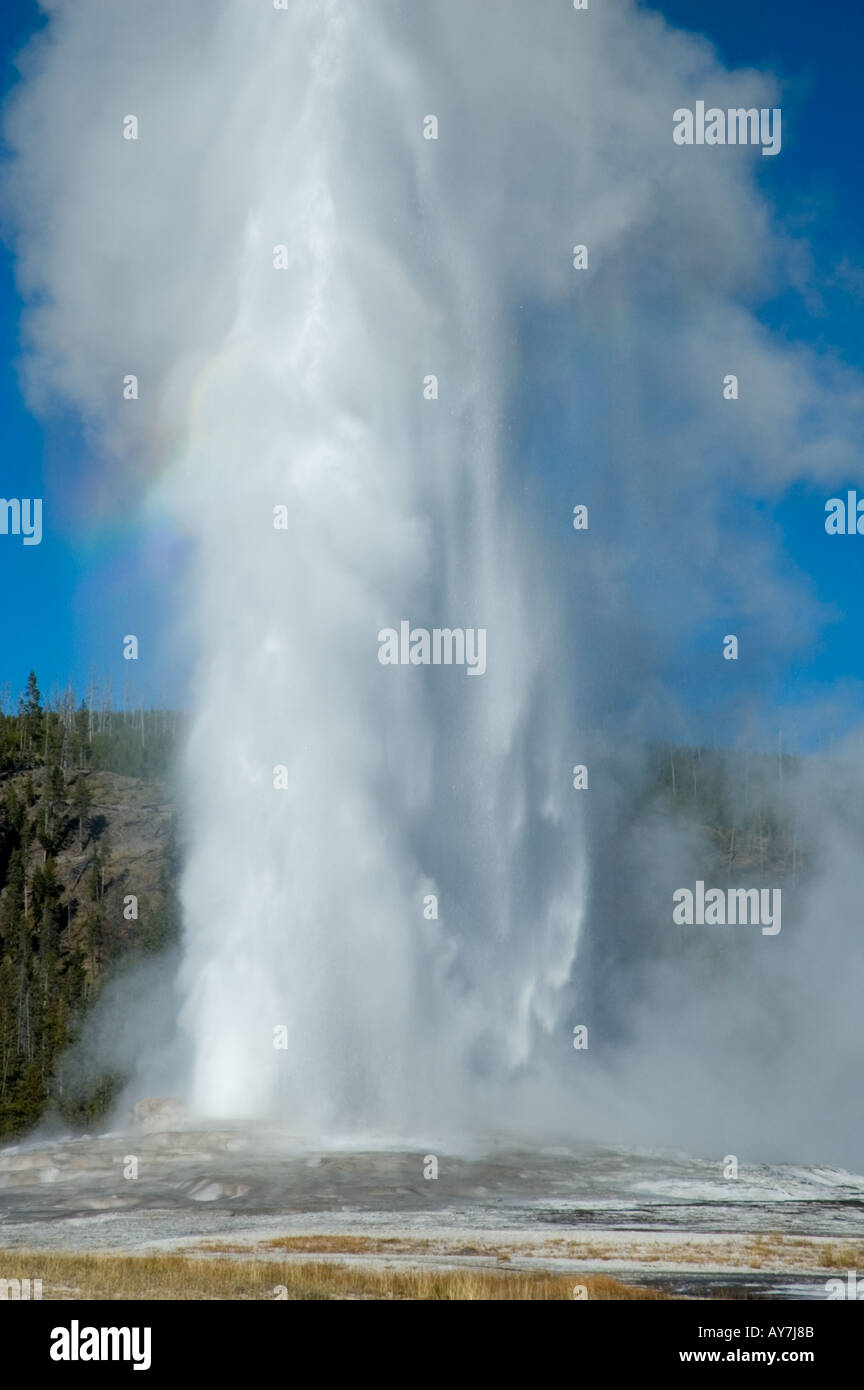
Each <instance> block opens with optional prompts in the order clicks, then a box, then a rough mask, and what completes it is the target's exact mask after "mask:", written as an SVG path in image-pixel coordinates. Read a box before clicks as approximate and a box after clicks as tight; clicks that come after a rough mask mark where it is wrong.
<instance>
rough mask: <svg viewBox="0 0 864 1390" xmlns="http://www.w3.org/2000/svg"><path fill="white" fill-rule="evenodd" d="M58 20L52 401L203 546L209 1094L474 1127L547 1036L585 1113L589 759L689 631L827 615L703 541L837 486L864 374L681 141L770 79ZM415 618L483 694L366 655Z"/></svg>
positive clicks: (645, 717)
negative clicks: (742, 498)
mask: <svg viewBox="0 0 864 1390" xmlns="http://www.w3.org/2000/svg"><path fill="white" fill-rule="evenodd" d="M48 8H50V9H51V10H52V12H53V13H52V19H51V23H50V25H49V27H48V30H47V34H46V35H45V36H43V37H41V38H39V39H38V40H37V41H35V43H34V44H33V45H32V47H31V49H30V50H29V52H28V54H27V55H26V57H25V61H24V65H23V70H24V82H23V85H22V86H21V88H20V89H19V92H18V94H17V96H16V98H15V100H14V102H13V103H12V106H11V109H10V111H9V113H8V116H7V138H8V139H9V141H10V143H11V144H12V146H13V149H14V153H15V157H14V160H13V163H12V167H11V169H10V170H9V172H8V176H7V206H8V212H9V216H10V218H11V219H12V222H13V225H14V227H15V229H16V237H17V249H18V257H19V265H20V277H21V286H22V289H23V291H24V292H25V294H27V296H28V297H29V298H30V300H31V305H32V307H31V308H30V310H29V313H28V315H27V319H26V361H25V368H26V378H27V381H28V383H29V389H30V392H31V399H32V400H33V403H34V405H35V406H36V407H37V408H39V409H42V410H44V411H48V410H50V409H51V407H52V404H53V403H54V402H55V401H56V400H57V399H58V398H60V399H61V400H62V401H63V402H65V403H68V404H72V405H73V406H74V407H75V408H76V409H77V410H78V411H79V412H80V413H81V414H82V416H83V417H84V419H85V422H86V424H87V427H88V430H89V437H90V438H91V440H92V442H93V446H94V450H95V451H96V453H97V454H98V456H99V459H100V460H101V463H102V466H103V467H104V469H105V471H106V475H110V472H111V470H123V471H130V470H131V471H134V472H135V474H136V476H137V475H138V474H139V473H140V474H141V475H142V476H145V477H149V478H158V481H155V482H153V483H152V484H151V485H150V504H151V505H152V506H153V507H154V508H161V509H163V510H164V511H165V512H167V513H168V514H169V515H170V516H171V517H172V518H173V519H174V521H175V524H178V525H180V526H182V527H183V528H184V529H185V530H186V531H187V532H188V534H189V535H190V537H191V538H192V541H193V543H194V558H193V561H192V565H191V571H190V575H189V581H188V583H189V587H188V592H185V593H183V595H182V596H179V601H180V602H181V603H182V606H183V608H184V612H185V621H186V622H187V624H188V629H189V631H190V633H191V634H192V635H193V636H194V640H195V642H196V644H197V657H196V667H195V669H196V676H195V679H194V681H193V684H192V701H191V702H192V706H193V710H194V720H193V727H192V732H191V736H190V741H189V748H188V755H187V759H186V771H185V781H184V798H185V805H186V825H187V837H188V839H189V843H190V849H189V856H188V864H187V869H186V874H185V879H184V886H183V900H184V912H185V924H186V925H185V954H184V959H183V963H182V966H181V969H180V975H179V988H180V993H181V996H182V1010H181V1027H182V1030H183V1031H184V1032H185V1034H186V1035H187V1036H188V1039H189V1043H190V1049H189V1055H190V1056H191V1063H190V1067H189V1070H188V1074H187V1075H186V1077H185V1084H186V1089H187V1094H188V1096H189V1098H190V1101H191V1103H192V1105H193V1106H194V1108H195V1109H196V1110H197V1111H199V1112H200V1113H202V1114H205V1115H211V1116H214V1115H222V1116H235V1115H249V1116H266V1117H270V1116H279V1117H280V1118H282V1119H283V1120H285V1121H286V1122H287V1123H289V1124H291V1125H292V1126H293V1127H294V1128H296V1129H303V1130H307V1131H308V1132H310V1133H316V1134H322V1133H323V1134H327V1133H331V1134H335V1133H342V1132H344V1131H346V1130H348V1129H351V1128H352V1127H361V1128H378V1129H380V1130H384V1131H387V1132H391V1133H394V1132H403V1133H404V1132H408V1131H409V1130H411V1129H412V1128H413V1127H416V1126H421V1125H423V1124H430V1123H439V1122H440V1123H444V1122H447V1123H451V1124H454V1125H458V1126H467V1125H468V1124H469V1123H470V1122H471V1120H472V1119H473V1120H475V1121H476V1120H477V1117H478V1116H480V1115H481V1114H482V1115H483V1116H484V1118H485V1119H488V1118H489V1117H490V1116H495V1115H500V1114H502V1113H503V1109H504V1101H503V1100H502V1097H504V1096H506V1094H507V1092H506V1085H507V1078H508V1077H512V1076H514V1075H517V1076H524V1075H526V1069H528V1068H529V1067H530V1065H531V1063H532V1058H533V1059H536V1057H537V1056H538V1054H539V1053H542V1052H543V1050H544V1047H546V1048H547V1050H549V1051H550V1052H551V1053H555V1052H559V1053H560V1062H559V1064H558V1068H559V1069H560V1071H561V1073H562V1076H563V1085H564V1086H565V1087H566V1086H567V1085H568V1084H569V1081H568V1074H567V1064H568V1061H572V1052H570V1054H569V1056H568V1055H567V1054H568V1048H569V1041H568V1035H569V1032H570V1024H571V1022H573V1021H578V1020H571V1019H570V1018H569V1014H568V1010H570V1009H571V1006H572V1001H573V998H574V992H573V991H574V981H575V982H576V983H577V984H578V975H579V963H578V959H579V958H578V949H577V948H578V946H579V942H580V932H581V930H582V925H583V918H584V916H585V905H586V900H587V898H588V894H589V887H590V888H591V889H592V891H593V890H595V889H596V882H595V883H593V884H589V878H590V875H589V871H588V867H587V866H588V864H589V862H590V858H591V852H592V839H591V835H590V833H589V830H588V828H587V825H586V824H583V817H582V815H581V814H580V812H581V807H582V805H583V802H582V801H581V800H580V796H582V795H584V794H580V793H576V792H574V791H573V790H572V789H571V777H570V769H571V766H572V765H573V764H574V763H587V764H589V765H591V764H592V762H593V763H596V764H597V765H598V766H599V764H600V762H601V758H605V757H606V756H607V753H608V750H609V749H610V748H611V747H612V746H613V745H616V744H618V745H620V746H622V747H626V746H629V741H630V740H631V739H632V738H633V737H634V736H635V735H636V734H637V733H641V732H643V731H648V732H653V731H655V730H656V729H657V728H658V726H659V724H660V723H661V722H662V721H661V720H660V717H659V711H661V710H663V711H664V712H665V713H667V714H668V709H669V700H670V698H671V697H670V696H669V694H668V690H667V689H666V687H665V684H664V677H665V664H664V663H665V661H666V659H667V658H668V656H669V654H670V653H671V652H672V651H674V650H679V649H681V648H682V647H684V648H685V649H686V644H687V642H688V640H689V639H690V638H691V637H692V636H693V634H694V633H695V632H696V631H697V630H698V629H699V628H700V627H701V626H702V625H703V624H704V623H705V621H706V619H708V618H713V617H716V618H717V621H718V623H723V622H725V621H726V617H725V615H727V614H728V613H729V611H730V610H731V611H734V612H736V613H738V614H739V615H743V616H742V621H745V622H746V624H747V630H748V634H749V640H750V642H751V644H752V646H751V649H752V650H757V649H758V650H759V651H760V652H761V654H762V660H763V661H770V659H771V656H772V654H777V653H782V654H784V655H788V653H789V652H790V650H791V651H794V650H795V649H796V648H797V647H799V646H800V647H802V648H803V647H805V646H806V644H807V643H808V641H810V640H811V639H812V636H813V634H814V632H816V631H817V630H818V627H819V624H820V622H821V621H822V620H823V618H824V615H823V614H822V613H821V612H820V610H819V608H818V606H817V605H816V603H815V602H814V600H813V599H812V597H811V596H810V595H809V594H808V591H807V589H806V586H805V585H804V583H803V582H802V581H800V580H798V579H796V578H795V577H794V576H793V577H788V576H786V577H784V576H782V575H781V571H780V568H779V565H778V563H777V557H776V555H775V554H774V552H773V549H772V542H771V538H770V536H766V535H765V534H764V533H759V532H756V531H753V530H747V531H742V532H741V533H740V534H738V535H736V536H735V542H734V544H732V545H730V544H728V543H727V541H726V540H725V539H724V537H725V536H727V535H728V532H726V531H724V509H725V508H726V506H727V504H728V499H729V496H730V495H731V494H732V493H733V492H736V491H737V492H738V493H742V494H745V495H751V496H769V497H773V496H778V495H780V494H781V493H782V492H783V490H784V488H785V487H786V486H787V485H788V483H789V482H790V481H791V480H793V479H798V478H818V479H824V480H825V482H826V485H827V486H829V487H831V486H832V485H833V481H834V479H835V478H836V477H837V476H838V474H842V473H843V472H844V470H846V471H848V470H849V469H850V467H851V465H852V460H853V459H854V457H855V447H856V432H857V431H859V430H860V424H861V416H862V405H864V397H862V390H861V383H860V381H859V380H858V379H857V378H856V377H855V376H854V375H853V374H852V373H850V372H848V371H846V370H845V369H843V368H841V367H840V366H838V365H837V364H834V363H832V362H831V361H830V360H827V359H825V358H819V359H818V360H817V359H816V358H815V357H811V355H809V354H808V353H807V352H806V351H805V350H803V349H797V348H794V347H791V346H789V345H788V344H786V343H778V342H776V341H774V340H772V338H771V336H770V335H769V334H768V332H767V331H766V330H765V329H764V328H763V327H762V326H761V325H760V323H759V322H758V320H757V318H756V316H755V313H754V312H753V307H752V306H753V305H754V304H755V303H756V302H758V300H759V299H760V297H762V296H764V295H766V294H768V293H770V292H771V291H772V289H773V288H774V287H775V286H777V285H780V284H786V283H788V282H790V281H792V282H793V283H797V284H798V285H799V286H802V285H803V286H804V287H805V288H806V284H805V281H806V277H807V266H806V254H805V249H804V248H802V247H801V246H800V245H796V244H793V243H791V242H789V241H788V240H787V239H786V238H785V237H784V235H783V234H782V233H781V232H780V231H779V230H778V229H777V227H776V226H775V225H774V224H773V223H772V221H771V218H770V215H769V212H768V209H767V203H766V201H765V200H764V198H763V196H762V194H761V193H760V191H759V187H758V182H757V179H758V178H766V177H768V176H769V174H770V169H769V170H767V171H766V168H765V166H766V165H769V166H773V165H774V163H775V162H776V161H773V160H772V161H766V160H762V159H761V158H760V157H759V151H758V149H757V150H748V149H740V148H722V149H709V148H694V149H682V148H680V147H677V146H676V145H675V144H674V143H673V140H672V113H673V111H674V110H675V109H677V108H679V107H682V106H686V105H692V104H693V102H694V101H695V100H697V99H704V100H706V101H708V102H709V103H711V104H714V103H716V104H717V105H718V106H720V107H723V108H736V107H739V106H744V107H760V108H761V107H771V108H773V107H775V106H777V105H779V104H780V102H779V99H778V92H777V90H776V87H775V85H774V83H773V82H772V81H771V80H769V79H767V78H766V77H765V76H764V75H762V74H758V73H754V72H743V73H742V72H738V73H730V72H728V71H726V70H724V68H723V67H722V65H721V64H720V63H719V61H718V60H717V58H716V55H715V54H714V53H713V51H712V50H711V49H710V47H709V46H708V45H707V44H705V43H704V42H703V41H701V40H697V39H694V38H692V37H689V36H685V35H681V34H678V33H675V32H673V31H672V30H670V29H669V28H668V27H667V26H666V25H665V24H664V23H663V22H662V20H661V19H659V18H658V17H657V16H656V15H653V14H650V13H647V12H644V11H642V10H641V9H637V8H636V7H635V6H634V5H633V4H631V3H629V0H618V3H612V0H607V3H606V4H605V5H603V6H597V7H594V8H592V9H591V10H590V11H587V12H584V13H582V12H574V11H573V10H572V8H569V7H568V6H567V5H566V4H564V3H533V4H530V5H529V4H526V3H524V0H496V3H495V4H494V5H491V4H487V3H481V0H434V3H431V4H428V5H419V4H413V3H411V4H408V3H406V2H405V0H402V2H401V3H397V2H396V0H364V3H363V4H362V5H360V4H357V3H356V2H355V0H302V3H300V0H298V3H295V4H293V5H292V6H291V7H290V8H289V9H288V10H287V11H278V10H274V9H273V8H272V6H270V5H269V4H268V3H265V2H264V0H261V3H257V4H253V3H249V0H214V3H212V4H209V5H207V6H201V5H196V4H185V3H177V0H148V4H147V5H138V4H132V3H129V4H123V3H120V2H119V0H78V3H76V4H75V5H74V6H72V5H61V4H57V5H54V4H52V5H50V6H49V7H48ZM129 114H134V115H135V116H137V118H138V121H139V125H140V137H139V139H138V140H137V141H127V140H124V139H123V138H122V121H123V118H124V117H125V116H126V115H129ZM428 115H435V116H436V117H437V120H438V123H439V138H438V139H437V140H425V139H424V138H423V123H424V118H425V117H427V116H428ZM789 138H791V137H790V136H788V135H787V133H786V131H785V129H784V147H785V145H786V143H787V141H788V139H789ZM781 158H782V156H781ZM576 243H578V244H585V245H587V246H588V248H589V256H590V268H589V270H588V271H587V272H579V271H575V270H574V269H573V267H572V264H571V260H572V251H571V248H572V247H573V245H574V244H576ZM276 246H284V247H285V248H287V256H286V268H284V269H274V254H273V253H274V247H276ZM732 371H734V372H735V373H737V374H738V376H739V377H740V379H741V382H742V383H743V384H744V386H743V389H742V395H741V400H740V401H739V402H737V403H736V404H735V406H734V408H733V407H730V405H729V404H728V403H727V402H724V401H723V399H722V395H721V387H722V379H723V376H724V375H725V374H726V373H727V372H732ZM129 372H134V373H135V374H136V375H137V376H138V378H139V381H140V399H139V400H138V401H137V402H134V403H131V402H125V401H123V400H122V396H121V389H120V388H121V382H122V378H123V376H124V375H125V374H126V373H129ZM432 373H434V374H435V375H436V376H437V377H438V379H439V384H440V397H439V399H438V400H437V401H428V400H425V399H424V398H423V391H422V386H423V381H424V378H425V377H426V376H427V375H428V374H432ZM544 416H548V418H547V419H546V420H545V421H544ZM526 422H527V423H526ZM538 474H539V476H540V479H541V480H542V481H541V482H540V483H539V484H538V483H537V477H536V475H538ZM550 500H551V503H552V506H551V509H550V508H549V506H548V504H549V502H550ZM576 502H588V503H590V506H591V527H590V530H589V532H588V533H586V534H585V535H584V536H579V537H576V538H574V536H573V533H572V530H568V528H569V517H570V514H571V512H572V506H573V504H574V503H576ZM280 505H284V506H285V507H287V512H288V518H289V522H288V529H287V530H277V529H274V526H273V510H274V507H277V506H280ZM544 511H545V512H546V516H545V518H544V519H543V520H541V519H540V518H541V516H542V515H543V513H544ZM549 515H551V516H552V517H553V518H554V517H555V516H556V515H557V516H558V517H559V519H560V526H559V529H558V532H557V534H555V525H554V521H553V523H552V524H551V525H550V522H549V519H548V518H549ZM544 527H545V536H544V529H543V528H544ZM637 613H638V616H637ZM406 616H407V617H409V618H410V620H411V621H412V623H414V624H415V625H417V626H420V627H426V628H429V629H432V628H434V627H451V628H452V627H463V628H469V627H474V628H485V629H486V630H487V633H488V639H487V648H488V649H487V665H488V669H487V671H486V673H485V675H483V677H482V678H480V679H477V680H467V679H466V678H465V671H464V669H459V668H457V667H453V668H446V667H441V668H438V667H432V668H429V669H426V668H422V667H416V668H415V667H410V668H401V667H400V668H394V669H390V668H388V667H382V666H381V665H380V664H379V663H378V661H377V634H378V632H379V630H380V629H382V628H385V627H398V624H399V622H400V620H401V619H402V618H404V617H406ZM722 630H723V631H725V630H727V629H726V628H725V627H724V628H723V629H722ZM610 712H611V717H612V723H611V725H608V726H607V727H606V728H605V730H604V728H603V724H604V719H606V720H608V719H609V717H610ZM681 728H682V735H683V729H684V726H683V725H682V726H681ZM277 765H283V766H284V767H285V768H286V769H287V784H288V785H287V790H276V789H274V786H273V769H274V767H275V766H277ZM594 785H595V783H594V782H593V781H592V788H593V786H594ZM587 795H589V796H592V795H594V792H593V790H592V791H591V792H589V793H588V794H587ZM601 804H603V803H601ZM607 811H608V806H607ZM610 814H611V812H610ZM601 819H602V818H601ZM606 823H607V826H608V823H609V821H608V819H607V822H606ZM596 825H597V823H596V822H595V838H596V835H597V834H598V833H599V832H598V831H597V829H596ZM596 873H597V870H596V868H595V873H594V879H595V880H596ZM428 894H435V895H437V897H438V899H439V905H440V908H439V910H440V917H439V920H437V921H434V920H427V919H425V918H424V915H423V901H424V896H425V895H428ZM601 899H602V893H600V894H599V895H598V901H600V900H601ZM592 925H593V927H594V928H595V929H599V928H600V926H601V925H602V924H599V923H598V921H597V920H594V921H593V923H592ZM655 987H656V986H655ZM658 997H664V996H663V993H662V990H661V992H660V994H659V995H658V994H657V993H653V994H651V995H646V997H645V999H644V1000H643V1004H642V1008H643V1009H644V1010H645V1011H646V1013H650V1008H651V1000H652V999H654V1000H656V999H657V998H658ZM278 1025H285V1027H286V1028H287V1030H288V1046H287V1050H286V1051H280V1050H276V1049H275V1048H274V1047H273V1030H274V1027H276V1026H278ZM544 1037H545V1038H546V1039H547V1043H546V1044H544V1043H543V1039H544ZM679 1044H681V1045H684V1046H686V1039H682V1038H680V1037H679V1036H678V1035H677V1034H675V1035H674V1037H672V1038H671V1039H670V1041H669V1049H670V1052H674V1049H675V1046H677V1045H679ZM694 1065H695V1063H694ZM552 1070H553V1071H554V1070H555V1067H554V1066H553V1068H552ZM694 1084H695V1082H694ZM671 1089H672V1092H675V1094H676V1096H677V1090H676V1088H675V1087H672V1088H671ZM544 1094H545V1092H544ZM558 1103H559V1101H557V1100H556V1102H555V1104H556V1105H557V1104H558ZM676 1103H677V1101H676ZM603 1113H604V1114H605V1113H606V1112H605V1111H604V1112H603ZM610 1113H611V1112H610ZM611 1122H612V1120H611V1119H610V1123H611ZM742 1122H744V1123H746V1119H745V1120H744V1121H742ZM685 1129H686V1126H685ZM684 1137H686V1135H685V1136H684ZM699 1137H700V1138H701V1137H703V1132H702V1130H701V1129H700V1131H699ZM713 1137H714V1136H713V1135H712V1136H711V1138H712V1140H713Z"/></svg>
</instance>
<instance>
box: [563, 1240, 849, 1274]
mask: <svg viewBox="0 0 864 1390" xmlns="http://www.w3.org/2000/svg"><path fill="white" fill-rule="evenodd" d="M545 1250H546V1253H547V1254H548V1255H552V1256H554V1257H555V1258H562V1257H563V1258H566V1259H570V1260H615V1261H621V1260H628V1261H633V1262H638V1263H639V1264H660V1263H668V1264H676V1265H701V1266H703V1267H704V1266H709V1267H710V1266H714V1267H718V1266H731V1267H736V1268H744V1269H765V1270H768V1271H776V1272H779V1271H782V1270H786V1269H797V1270H814V1271H818V1270H825V1269H860V1268H861V1266H862V1264H864V1241H860V1240H858V1241H855V1240H833V1241H828V1240H824V1239H822V1238H820V1237H815V1236H811V1237H807V1236H786V1235H783V1234H782V1232H779V1231H771V1232H766V1233H765V1234H763V1235H755V1236H753V1235H751V1236H741V1237H739V1238H738V1239H737V1240H735V1239H729V1240H713V1241H708V1240H700V1239H699V1237H698V1236H695V1237H691V1238H689V1239H687V1240H680V1241H663V1242H662V1243H661V1242H659V1241H658V1242H656V1243H651V1242H648V1241H640V1242H638V1243H636V1242H634V1244H632V1245H628V1244H626V1243H624V1242H620V1243H619V1242H615V1243H610V1244H608V1245H602V1244H599V1243H598V1242H597V1240H596V1238H594V1239H593V1240H586V1241H574V1240H567V1239H564V1238H561V1239H558V1240H550V1241H547V1242H546V1245H545ZM536 1253H538V1254H539V1253H541V1252H539V1251H538V1252H536Z"/></svg>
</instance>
